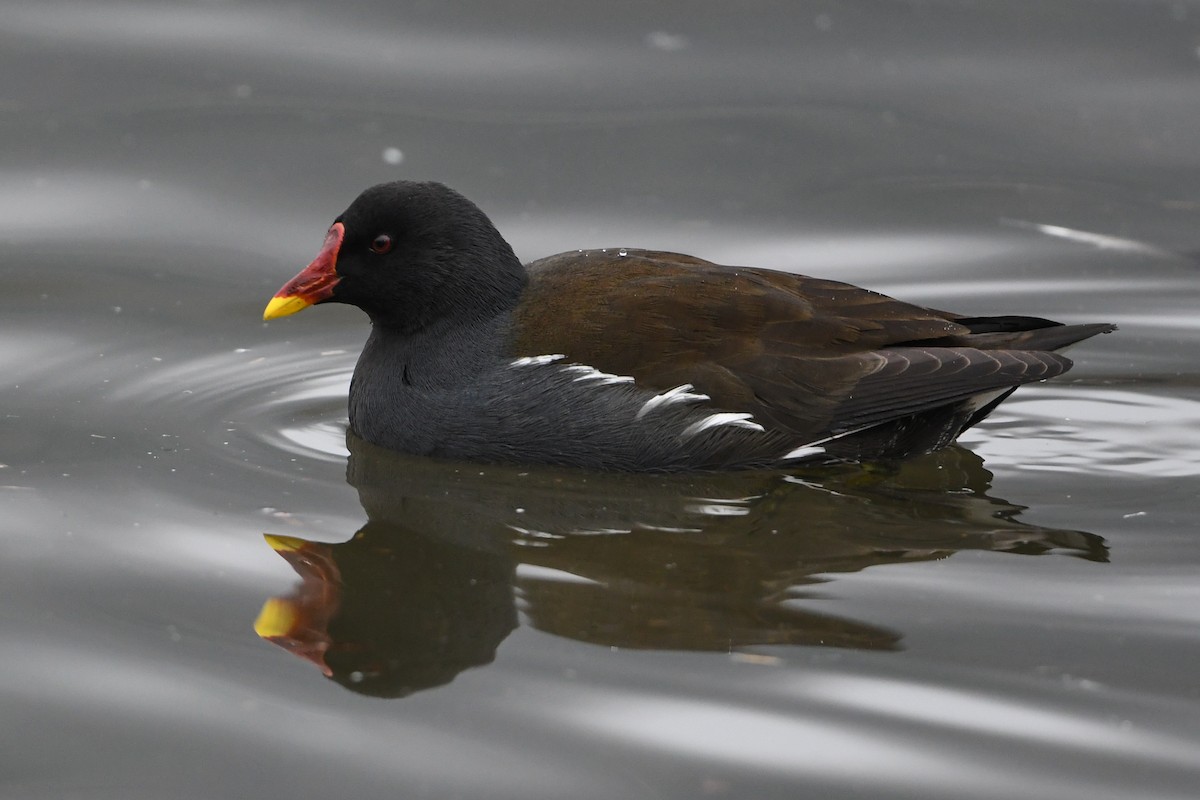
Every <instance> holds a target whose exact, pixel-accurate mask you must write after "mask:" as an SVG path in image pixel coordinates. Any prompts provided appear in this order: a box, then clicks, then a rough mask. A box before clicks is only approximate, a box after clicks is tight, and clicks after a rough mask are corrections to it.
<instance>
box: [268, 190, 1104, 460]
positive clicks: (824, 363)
mask: <svg viewBox="0 0 1200 800" xmlns="http://www.w3.org/2000/svg"><path fill="white" fill-rule="evenodd" d="M321 302H345V303H350V304H353V305H356V306H358V307H360V308H362V309H363V310H364V311H366V312H367V314H368V315H369V316H370V317H371V322H372V330H371V335H370V337H369V338H368V340H367V343H366V345H365V347H364V349H363V353H362V355H361V356H360V358H359V361H358V364H357V366H356V368H355V372H354V378H353V380H352V382H351V387H350V398H349V412H350V425H351V428H352V429H353V430H354V431H355V432H356V433H357V434H358V435H359V436H361V437H362V438H364V439H366V440H367V441H371V442H374V443H375V444H379V445H382V446H384V447H388V448H391V449H394V450H400V451H403V452H408V453H414V454H422V455H431V456H440V457H447V458H458V459H468V460H476V461H490V462H538V463H550V464H562V465H573V466H583V467H592V468H599V469H609V470H628V471H683V470H719V469H736V468H766V467H780V466H786V465H788V464H789V463H796V462H798V461H802V460H809V459H813V458H828V457H834V458H842V459H854V460H874V459H895V458H904V457H908V456H912V455H916V454H920V453H924V452H929V451H932V450H936V449H938V448H940V447H943V446H945V445H947V444H949V443H951V442H953V441H954V439H955V438H956V437H957V436H958V435H959V434H960V433H961V432H962V431H963V430H965V429H966V428H968V427H970V426H971V425H974V424H975V423H977V422H979V421H980V420H981V419H983V418H984V417H985V416H986V415H987V414H988V413H990V411H991V410H992V409H993V408H994V407H995V406H996V405H997V404H998V403H999V402H1000V401H1001V400H1003V399H1004V398H1005V397H1007V396H1008V394H1010V393H1011V392H1012V391H1013V390H1014V389H1015V388H1016V387H1018V386H1019V385H1021V384H1024V383H1029V382H1031V381H1037V380H1043V379H1046V378H1052V377H1054V376H1056V375H1059V374H1061V373H1062V372H1065V371H1066V370H1067V369H1069V368H1070V366H1071V362H1070V361H1069V360H1068V359H1066V358H1065V357H1063V356H1061V355H1059V354H1057V353H1055V352H1054V351H1055V350H1058V349H1060V348H1062V347H1065V346H1067V345H1069V344H1072V343H1074V342H1077V341H1080V340H1082V339H1086V338H1088V337H1090V336H1093V335H1095V334H1097V333H1104V332H1108V331H1110V330H1112V329H1113V326H1111V325H1107V324H1086V325H1061V324H1059V323H1056V322H1052V321H1050V320H1045V319H1041V318H1037V317H1015V316H1006V317H966V316H962V315H958V314H953V313H949V312H944V311H938V310H934V309H929V308H924V307H921V306H917V305H912V304H909V303H904V302H901V301H898V300H894V299H892V298H890V297H887V296H885V295H882V294H879V293H876V292H872V291H868V290H866V289H861V288H858V287H856V286H852V285H850V284H845V283H839V282H836V281H830V280H823V279H819V278H811V277H807V276H804V275H796V274H792V273H785V272H778V271H773V270H766V269H757V268H748V267H727V266H722V265H718V264H714V263H711V262H708V261H704V260H702V259H699V258H695V257H692V256H685V255H680V254H677V253H666V252H658V251H650V250H633V249H620V250H618V249H608V250H580V251H575V252H568V253H561V254H559V255H555V256H550V257H548V258H544V259H541V260H539V261H535V262H533V263H532V264H529V265H528V267H525V266H522V265H521V263H520V262H519V260H518V259H517V258H516V256H515V255H514V254H513V253H512V250H511V248H510V247H509V246H508V244H507V243H506V242H505V241H504V239H503V237H502V236H501V235H500V234H499V232H498V231H496V229H495V227H494V226H492V224H491V222H490V221H489V220H488V219H487V217H486V216H485V215H484V214H483V212H482V211H480V210H479V209H478V208H477V207H476V206H475V205H474V204H473V203H471V202H470V201H469V200H467V199H466V198H464V197H462V196H461V195H459V194H457V193H456V192H454V191H453V190H451V189H448V188H447V187H444V186H442V185H440V184H435V183H411V182H396V183H391V184H382V185H380V186H376V187H372V188H371V189H368V190H367V191H366V192H364V193H363V194H362V195H360V197H359V198H358V199H357V200H355V201H354V203H353V204H351V206H350V207H349V208H348V209H347V210H346V212H345V213H343V214H342V215H341V216H340V217H338V218H337V220H336V221H335V222H334V225H333V226H332V227H331V229H330V232H329V234H328V236H327V238H326V242H325V246H324V247H323V248H322V250H321V252H320V254H319V255H318V256H317V258H316V259H315V260H314V261H313V263H312V264H310V265H309V267H307V268H306V269H305V270H304V271H302V272H301V273H300V274H299V275H297V276H296V277H295V278H294V279H293V280H292V281H290V282H289V283H288V284H286V285H285V286H284V287H283V289H281V290H280V291H279V293H278V294H277V295H276V297H275V298H274V299H272V301H271V304H270V305H268V307H267V311H266V313H265V314H264V316H265V318H268V319H270V318H274V317H277V316H283V315H285V314H290V313H293V312H294V311H298V310H300V309H301V308H304V307H306V306H308V305H311V304H314V303H321Z"/></svg>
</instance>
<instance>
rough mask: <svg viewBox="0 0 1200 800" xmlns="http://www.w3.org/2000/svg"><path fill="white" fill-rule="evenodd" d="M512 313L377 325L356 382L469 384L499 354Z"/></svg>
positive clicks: (431, 387)
mask: <svg viewBox="0 0 1200 800" xmlns="http://www.w3.org/2000/svg"><path fill="white" fill-rule="evenodd" d="M509 316H510V315H509V312H508V311H504V312H502V313H499V314H495V315H493V316H491V317H489V318H486V319H468V320H462V319H442V320H439V321H437V322H434V323H432V324H430V325H427V326H425V327H424V328H422V329H420V330H418V331H415V332H411V333H410V332H405V331H402V330H399V329H396V328H393V327H389V326H387V325H381V324H373V325H372V326H371V335H370V336H369V337H368V338H367V343H366V345H365V346H364V347H363V352H362V355H361V356H360V357H359V361H358V366H357V367H356V368H355V380H356V381H369V382H384V383H387V384H391V385H392V386H393V387H394V390H397V391H404V390H415V391H427V392H428V391H439V390H444V389H450V388H453V387H457V386H462V385H463V384H466V383H469V382H470V381H472V380H473V379H474V378H475V377H476V376H478V375H479V374H480V373H481V372H482V371H484V370H485V369H487V368H488V367H489V366H491V365H493V364H494V363H495V361H496V359H498V358H499V357H500V350H501V345H502V342H503V341H504V340H505V339H506V336H507V330H508V326H509Z"/></svg>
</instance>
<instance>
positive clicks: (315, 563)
mask: <svg viewBox="0 0 1200 800" xmlns="http://www.w3.org/2000/svg"><path fill="white" fill-rule="evenodd" d="M348 445H349V447H350V450H351V458H350V464H349V469H348V477H349V481H350V483H351V484H353V485H354V486H355V487H356V488H357V489H358V492H359V499H360V501H361V502H362V505H363V508H364V509H365V510H366V513H367V523H366V524H365V525H364V526H363V527H362V528H361V529H360V530H359V531H358V532H357V533H356V534H355V535H354V536H353V537H352V538H351V539H350V540H349V541H347V542H345V543H342V544H332V545H331V544H322V543H315V542H307V541H304V540H302V539H295V538H291V537H281V536H268V537H267V539H268V542H269V543H270V544H271V546H272V547H273V548H274V549H275V550H276V551H277V552H279V553H280V554H281V555H282V556H283V557H284V558H286V559H287V560H288V562H289V563H290V564H291V565H292V566H293V567H294V568H295V569H296V571H297V573H298V574H299V575H300V576H301V579H302V580H301V583H300V585H299V586H298V587H297V588H296V590H295V591H294V592H293V593H292V594H291V595H289V596H288V597H284V598H274V599H272V600H269V601H268V602H267V604H266V605H265V606H264V608H263V611H262V613H261V614H260V616H259V620H258V622H257V623H256V625H255V629H256V630H257V631H258V633H259V634H260V635H261V636H263V637H264V638H266V639H269V640H271V641H273V642H276V643H278V644H280V645H281V646H284V647H285V648H287V649H288V650H290V651H292V652H294V653H296V654H297V655H299V656H302V657H304V658H306V659H309V660H311V661H313V662H315V663H316V664H317V665H318V666H320V667H321V669H322V670H323V671H324V672H325V674H326V675H328V676H329V677H331V678H333V679H334V680H336V681H338V682H339V683H342V684H343V685H345V686H347V687H349V688H351V689H353V690H355V691H358V692H362V693H366V694H377V695H383V696H401V695H406V694H409V693H411V692H413V691H417V690H419V689H422V688H427V687H431V686H437V685H440V684H444V683H447V682H449V681H451V680H452V679H453V678H454V676H455V675H457V674H458V673H459V672H461V671H462V670H464V669H466V668H468V667H472V666H479V665H482V664H487V663H490V662H491V661H492V660H493V658H494V655H495V651H496V648H497V647H498V646H499V644H500V642H501V641H503V639H504V638H505V637H506V636H507V635H508V634H509V633H510V632H511V631H512V630H513V629H514V628H515V627H516V625H517V612H516V607H517V603H516V602H515V601H516V600H518V599H519V600H520V607H521V610H522V613H523V614H524V616H525V619H526V620H527V622H528V624H530V625H532V626H533V627H535V628H538V629H540V630H543V631H545V632H547V633H552V634H555V635H558V636H564V637H567V638H571V639H576V640H580V641H586V642H592V643H595V644H601V645H608V646H620V647H633V648H655V649H678V650H714V651H729V650H736V649H741V648H749V647H752V646H755V645H780V644H784V645H786V644H791V645H797V644H805V645H825V646H835V647H853V648H868V649H877V650H888V649H896V648H897V647H898V646H899V642H900V639H901V634H900V633H899V632H897V631H892V630H889V629H886V628H882V627H878V626H874V625H871V624H869V623H866V622H862V621H856V620H851V619H846V618H842V617H838V616H834V615H828V614H822V613H819V612H816V611H814V610H812V609H811V608H808V607H806V605H805V602H804V600H805V597H806V595H805V589H804V587H805V586H806V585H811V584H814V583H820V582H823V581H827V580H829V579H830V577H829V576H830V575H832V574H836V573H846V572H855V571H858V570H862V569H865V568H866V567H870V566H876V565H881V564H897V563H901V562H906V561H928V560H932V559H938V558H945V557H947V556H949V555H952V554H953V553H955V552H957V551H959V550H993V551H1003V552H1012V553H1023V554H1030V555H1036V554H1041V553H1046V552H1050V551H1056V550H1057V551H1064V552H1067V553H1069V554H1073V555H1078V556H1081V557H1083V558H1087V559H1090V560H1093V561H1104V560H1105V559H1106V557H1107V551H1106V549H1105V547H1104V544H1103V541H1102V540H1101V539H1100V538H1099V537H1097V536H1094V535H1092V534H1087V533H1081V532H1078V531H1068V530H1054V529H1047V528H1039V527H1035V526H1030V525H1024V524H1022V523H1020V522H1018V521H1016V520H1015V516H1016V515H1017V513H1018V512H1019V511H1020V507H1018V506H1013V505H1010V504H1008V503H1005V502H1004V501H1001V500H996V499H994V498H990V497H988V496H987V495H986V490H987V489H988V488H989V481H990V479H991V475H990V473H988V472H987V470H985V469H984V468H983V466H982V462H981V461H980V459H979V458H978V457H977V456H975V455H974V454H972V453H970V452H968V451H965V450H960V449H951V450H949V451H945V452H942V453H939V454H935V455H932V456H928V457H925V458H922V459H918V460H916V461H913V462H910V463H906V464H904V465H903V466H901V467H899V468H897V469H896V470H880V469H864V468H862V467H851V466H846V467H844V468H836V469H833V468H826V469H823V470H821V471H813V472H811V473H807V474H800V473H794V472H793V473H792V474H786V475H785V474H782V473H745V474H733V475H730V474H724V475H693V476H680V475H674V476H659V477H647V476H644V475H643V476H633V475H606V474H597V473H588V472H582V471H574V470H551V469H544V468H543V469H532V468H528V467H521V468H516V467H481V466H479V465H463V464H446V463H437V462H433V461H429V460H427V459H415V458H410V457H407V456H403V455H399V454H396V453H392V452H390V451H385V450H382V449H379V448H376V447H373V446H371V445H369V444H366V443H364V442H362V441H361V440H358V439H356V438H354V437H353V436H351V437H349V439H348ZM514 590H515V593H514Z"/></svg>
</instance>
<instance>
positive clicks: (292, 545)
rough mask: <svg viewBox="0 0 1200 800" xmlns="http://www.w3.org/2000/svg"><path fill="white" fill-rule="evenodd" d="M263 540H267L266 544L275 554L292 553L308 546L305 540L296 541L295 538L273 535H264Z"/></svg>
mask: <svg viewBox="0 0 1200 800" xmlns="http://www.w3.org/2000/svg"><path fill="white" fill-rule="evenodd" d="M263 538H264V539H266V540H267V544H269V545H270V546H271V549H272V550H274V551H275V552H276V553H294V552H296V551H297V550H299V549H300V548H302V547H304V545H306V544H308V542H306V541H305V540H303V539H298V538H296V537H295V536H280V535H278V534H274V533H264V534H263Z"/></svg>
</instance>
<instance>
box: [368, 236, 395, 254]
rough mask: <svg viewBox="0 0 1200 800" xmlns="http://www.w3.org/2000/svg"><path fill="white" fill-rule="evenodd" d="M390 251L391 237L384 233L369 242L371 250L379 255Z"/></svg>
mask: <svg viewBox="0 0 1200 800" xmlns="http://www.w3.org/2000/svg"><path fill="white" fill-rule="evenodd" d="M391 249H392V237H390V236H388V235H387V234H386V233H381V234H379V235H378V236H376V237H375V238H374V239H372V240H371V250H373V251H374V252H376V253H379V254H380V255H383V254H384V253H386V252H387V251H388V250H391Z"/></svg>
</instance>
